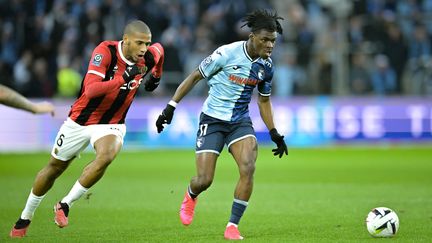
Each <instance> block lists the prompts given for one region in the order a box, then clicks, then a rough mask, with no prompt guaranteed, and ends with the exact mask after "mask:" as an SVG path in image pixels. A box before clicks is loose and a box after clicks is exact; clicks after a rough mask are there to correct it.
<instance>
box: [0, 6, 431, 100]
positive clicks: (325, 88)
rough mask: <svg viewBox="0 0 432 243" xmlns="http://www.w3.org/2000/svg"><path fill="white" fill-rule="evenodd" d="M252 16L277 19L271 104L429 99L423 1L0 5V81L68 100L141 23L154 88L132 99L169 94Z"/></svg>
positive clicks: (427, 14) (199, 90) (427, 19)
mask: <svg viewBox="0 0 432 243" xmlns="http://www.w3.org/2000/svg"><path fill="white" fill-rule="evenodd" d="M257 8H266V9H276V10H277V12H278V14H279V15H280V16H282V17H284V18H285V20H284V21H282V26H283V29H284V33H283V35H282V36H280V38H279V39H278V43H277V46H276V49H275V50H274V53H273V56H272V58H273V60H274V62H275V66H276V70H275V75H274V79H273V82H274V86H273V87H274V88H273V95H274V96H277V97H290V96H296V95H302V96H303V95H332V96H346V95H352V96H368V95H369V96H390V95H398V96H428V95H432V69H431V68H430V67H431V66H432V59H431V54H432V50H431V34H432V23H431V20H432V15H431V14H432V0H405V1H397V0H358V1H346V0H309V1H308V0H291V1H285V0H254V1H246V0H233V1H230V0H202V1H196V0H173V1H168V0H148V1H139V0H89V1H84V0H76V1H70V0H33V1H24V0H0V40H1V42H0V83H1V84H4V85H7V86H9V87H12V88H14V89H15V90H17V91H19V92H20V93H22V94H23V95H25V96H27V97H75V96H76V94H77V92H78V90H79V88H80V84H81V80H82V77H83V75H84V74H85V72H86V70H87V64H88V60H89V57H90V55H91V52H92V50H93V48H94V47H96V46H97V45H98V44H99V43H100V42H101V41H103V40H120V39H121V38H122V32H123V27H124V26H125V24H126V23H127V22H128V21H130V20H132V19H140V20H143V21H144V22H146V23H147V24H148V25H149V26H150V28H151V30H152V34H153V42H161V43H162V44H163V46H164V47H165V51H166V59H165V65H164V75H163V79H162V85H161V87H160V88H159V89H157V91H156V92H154V93H152V94H148V93H145V94H144V92H142V91H141V93H143V95H146V96H164V95H167V96H168V95H169V96H170V95H172V93H173V92H174V90H175V88H176V87H177V85H178V84H179V83H180V82H181V81H182V80H183V78H184V77H185V76H187V75H188V74H189V73H190V72H191V71H192V70H193V69H195V68H196V67H197V65H198V64H199V63H200V61H201V60H202V59H203V58H205V57H206V56H207V55H208V54H210V53H211V52H212V51H213V50H214V49H215V48H217V47H218V46H220V45H222V44H227V43H230V42H233V41H237V40H242V39H246V38H247V35H248V32H249V30H248V29H247V28H243V29H241V28H240V25H241V18H242V17H243V16H244V15H245V14H246V13H247V12H249V11H252V10H254V9H257ZM202 83H203V84H201V85H198V87H196V88H195V89H194V90H193V91H192V94H191V95H196V96H203V95H205V94H206V86H205V84H204V82H202Z"/></svg>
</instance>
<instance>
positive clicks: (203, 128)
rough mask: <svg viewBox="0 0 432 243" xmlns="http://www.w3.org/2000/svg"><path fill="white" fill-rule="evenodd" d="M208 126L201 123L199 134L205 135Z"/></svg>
mask: <svg viewBox="0 0 432 243" xmlns="http://www.w3.org/2000/svg"><path fill="white" fill-rule="evenodd" d="M207 127H208V124H201V125H200V127H199V129H200V134H199V136H200V137H202V136H205V135H206V134H207Z"/></svg>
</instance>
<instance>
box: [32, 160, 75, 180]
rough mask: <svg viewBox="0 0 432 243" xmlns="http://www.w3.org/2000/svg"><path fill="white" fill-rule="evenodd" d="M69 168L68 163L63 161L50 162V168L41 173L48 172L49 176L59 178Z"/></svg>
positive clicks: (47, 167)
mask: <svg viewBox="0 0 432 243" xmlns="http://www.w3.org/2000/svg"><path fill="white" fill-rule="evenodd" d="M67 167H68V163H66V162H62V161H58V160H56V161H50V162H49V163H48V166H46V167H45V169H44V170H42V171H40V172H39V173H44V172H47V173H46V174H48V175H53V176H55V177H57V176H59V175H60V174H61V173H63V172H64V171H65V170H66V168H67Z"/></svg>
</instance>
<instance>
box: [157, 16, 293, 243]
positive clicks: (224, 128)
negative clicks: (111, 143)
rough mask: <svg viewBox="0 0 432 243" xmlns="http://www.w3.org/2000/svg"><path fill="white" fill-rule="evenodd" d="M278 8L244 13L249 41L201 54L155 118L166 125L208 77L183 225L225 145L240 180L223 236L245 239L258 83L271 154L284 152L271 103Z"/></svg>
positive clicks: (161, 125) (182, 210) (279, 30)
mask: <svg viewBox="0 0 432 243" xmlns="http://www.w3.org/2000/svg"><path fill="white" fill-rule="evenodd" d="M281 19H282V18H281V17H279V16H277V14H276V13H273V12H269V11H266V10H256V11H254V12H252V13H249V14H248V15H246V17H245V18H244V22H246V23H245V24H244V25H243V26H245V25H247V26H248V27H250V28H251V33H250V34H249V38H248V40H247V41H238V42H234V43H231V44H228V45H224V46H221V47H219V48H218V49H216V50H215V51H214V52H213V53H212V54H211V55H210V56H208V57H207V58H205V59H204V60H203V61H202V62H201V64H200V65H199V67H198V69H197V70H195V71H194V72H192V73H191V74H190V75H189V76H188V77H187V78H186V79H185V80H184V81H183V82H182V83H181V84H180V86H179V87H178V88H177V90H176V92H175V94H174V96H173V97H172V99H171V101H170V102H169V103H168V105H167V106H166V108H165V109H164V110H163V111H162V113H161V115H160V116H159V117H158V119H157V121H156V127H157V129H158V132H159V133H160V132H162V130H163V129H164V125H165V124H170V123H171V120H172V118H173V115H174V110H175V107H176V106H177V104H178V102H180V100H181V99H182V98H183V97H184V96H185V95H186V94H187V93H188V92H189V91H190V90H191V89H192V88H193V87H194V85H195V84H196V83H198V82H199V81H200V80H202V79H206V80H207V82H208V85H209V87H210V89H209V95H208V97H207V99H206V101H205V102H204V105H203V109H202V113H201V116H200V123H199V129H198V131H197V141H196V165H197V171H198V173H197V176H195V177H193V178H192V179H191V181H190V184H189V187H188V190H187V191H186V193H185V197H184V200H183V203H182V205H181V208H180V219H181V221H182V223H183V224H184V225H189V224H191V223H192V219H193V216H194V209H195V205H196V203H197V200H198V195H199V194H200V193H201V192H203V191H204V190H206V189H207V188H208V187H209V186H210V185H211V183H212V181H213V177H214V173H215V168H216V161H217V158H218V156H219V154H220V153H221V151H222V149H223V147H224V145H225V144H226V145H227V147H228V150H229V152H230V153H231V154H232V156H233V158H234V160H235V161H236V163H237V165H238V168H239V173H240V179H239V181H238V183H237V187H236V188H235V191H234V201H233V205H232V209H231V217H230V220H229V222H228V225H227V227H226V229H225V233H224V237H225V238H226V239H231V240H238V239H243V237H242V236H241V235H240V232H239V230H238V224H239V221H240V218H241V217H242V215H243V213H244V211H245V209H246V207H247V205H248V201H249V198H250V196H251V194H252V188H253V174H254V171H255V161H256V158H257V152H258V148H257V147H258V145H257V141H256V137H255V131H254V129H253V127H252V122H251V119H250V117H249V109H248V106H249V103H250V101H251V97H252V92H253V90H254V88H255V87H257V88H258V92H259V95H258V107H259V111H260V115H261V118H262V120H263V121H264V123H265V125H266V126H267V128H268V129H269V133H270V136H271V139H272V141H273V142H275V143H276V145H277V148H276V149H273V150H272V151H273V152H274V155H275V156H279V158H281V157H282V155H283V154H288V149H287V146H286V144H285V141H284V137H283V136H282V135H280V134H279V133H278V132H277V130H276V128H275V125H274V122H273V109H272V105H271V102H270V94H271V80H272V77H273V64H272V60H271V58H270V56H271V53H272V51H273V48H274V45H275V42H276V38H277V35H278V33H279V34H282V27H281V25H280V23H279V20H281Z"/></svg>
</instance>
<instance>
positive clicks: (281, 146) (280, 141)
mask: <svg viewBox="0 0 432 243" xmlns="http://www.w3.org/2000/svg"><path fill="white" fill-rule="evenodd" d="M270 137H271V140H272V141H273V142H274V143H275V144H276V146H277V148H275V149H272V152H273V155H274V156H278V155H279V158H282V156H283V154H284V153H285V154H286V155H288V148H287V146H286V144H285V141H284V136H282V135H280V134H279V133H278V131H277V130H276V128H273V129H271V130H270Z"/></svg>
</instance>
